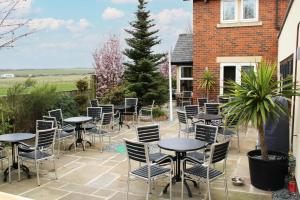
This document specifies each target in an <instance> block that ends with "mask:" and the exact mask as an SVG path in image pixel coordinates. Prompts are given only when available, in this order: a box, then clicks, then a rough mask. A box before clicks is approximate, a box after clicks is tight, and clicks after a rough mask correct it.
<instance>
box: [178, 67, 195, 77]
mask: <svg viewBox="0 0 300 200" xmlns="http://www.w3.org/2000/svg"><path fill="white" fill-rule="evenodd" d="M182 68H191V69H192V76H191V77H182V73H181V70H182ZM179 79H180V80H193V66H180V70H179Z"/></svg>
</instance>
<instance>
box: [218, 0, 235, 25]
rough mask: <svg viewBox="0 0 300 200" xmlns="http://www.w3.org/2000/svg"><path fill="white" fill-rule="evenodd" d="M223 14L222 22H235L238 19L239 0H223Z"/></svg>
mask: <svg viewBox="0 0 300 200" xmlns="http://www.w3.org/2000/svg"><path fill="white" fill-rule="evenodd" d="M221 14H222V17H221V19H222V20H221V21H222V22H235V21H236V19H237V0H223V1H222V3H221Z"/></svg>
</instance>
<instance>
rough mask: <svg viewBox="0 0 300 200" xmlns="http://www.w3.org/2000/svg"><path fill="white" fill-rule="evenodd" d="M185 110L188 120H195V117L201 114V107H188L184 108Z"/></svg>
mask: <svg viewBox="0 0 300 200" xmlns="http://www.w3.org/2000/svg"><path fill="white" fill-rule="evenodd" d="M184 110H185V113H186V116H187V118H189V119H193V117H194V116H196V115H198V114H199V106H198V105H188V106H184Z"/></svg>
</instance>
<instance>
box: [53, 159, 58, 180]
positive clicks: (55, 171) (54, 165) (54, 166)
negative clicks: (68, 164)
mask: <svg viewBox="0 0 300 200" xmlns="http://www.w3.org/2000/svg"><path fill="white" fill-rule="evenodd" d="M52 162H53V168H54V173H55V179H57V170H56V164H55V158H53V160H52Z"/></svg>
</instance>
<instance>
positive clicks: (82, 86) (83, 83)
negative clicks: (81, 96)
mask: <svg viewBox="0 0 300 200" xmlns="http://www.w3.org/2000/svg"><path fill="white" fill-rule="evenodd" d="M76 87H77V89H78V90H79V92H85V91H87V89H88V87H89V83H88V81H87V80H86V79H80V80H78V81H77V82H76Z"/></svg>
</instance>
